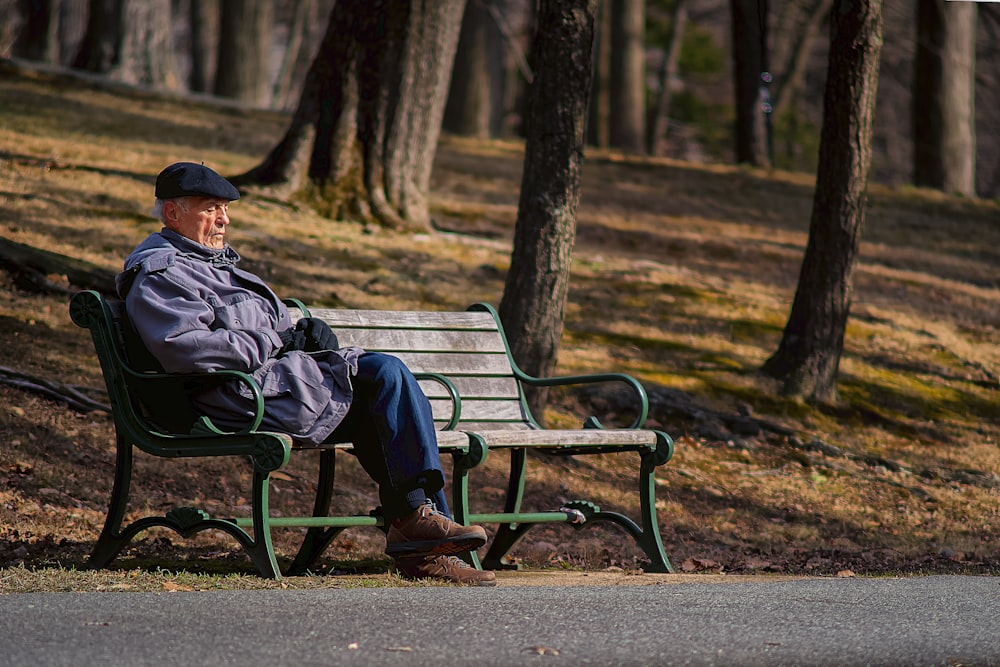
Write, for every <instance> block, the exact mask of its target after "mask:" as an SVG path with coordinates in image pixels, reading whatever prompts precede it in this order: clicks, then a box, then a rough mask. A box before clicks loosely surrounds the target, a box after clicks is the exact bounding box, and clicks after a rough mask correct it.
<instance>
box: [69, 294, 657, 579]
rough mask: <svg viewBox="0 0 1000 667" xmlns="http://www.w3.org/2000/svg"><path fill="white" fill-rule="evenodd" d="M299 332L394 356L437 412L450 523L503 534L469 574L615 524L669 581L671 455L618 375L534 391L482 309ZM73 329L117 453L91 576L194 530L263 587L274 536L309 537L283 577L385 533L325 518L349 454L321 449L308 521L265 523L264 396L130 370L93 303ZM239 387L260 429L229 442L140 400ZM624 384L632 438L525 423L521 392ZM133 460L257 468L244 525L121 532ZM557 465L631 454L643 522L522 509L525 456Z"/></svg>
mask: <svg viewBox="0 0 1000 667" xmlns="http://www.w3.org/2000/svg"><path fill="white" fill-rule="evenodd" d="M287 303H288V304H289V307H290V310H291V314H292V318H293V320H294V319H295V318H297V317H300V316H304V315H311V316H313V317H320V318H322V319H324V320H325V321H327V322H328V323H329V324H330V325H331V327H332V328H333V329H334V331H335V332H336V333H337V335H338V338H339V339H340V342H341V344H342V345H359V346H361V347H364V348H365V349H368V350H372V351H380V352H386V353H390V354H394V355H396V356H398V357H400V358H401V359H403V361H404V362H406V364H407V366H408V367H409V368H410V369H411V370H412V371H413V372H414V375H415V376H416V377H417V378H418V379H419V380H420V382H421V386H422V388H423V390H424V392H425V393H426V394H427V396H428V398H429V399H430V401H431V405H432V408H433V411H434V418H435V422H436V425H437V428H438V431H437V433H438V446H439V448H440V450H441V452H442V453H443V454H450V455H451V457H452V461H453V473H452V497H453V500H452V510H453V513H454V518H455V520H456V521H458V522H460V523H463V524H466V525H468V524H472V523H481V524H497V529H496V533H495V536H494V538H493V540H492V542H491V544H490V546H489V548H488V550H487V553H486V555H485V556H484V557H483V559H482V562H481V563H480V560H479V558H478V556H477V555H476V554H475V553H472V554H468V556H467V557H468V559H469V560H470V562H472V563H473V564H474V565H476V566H477V567H487V568H490V569H512V568H516V567H517V566H516V565H515V564H513V563H511V562H509V560H508V555H509V553H510V551H511V550H512V549H513V548H514V547H515V546H516V545H517V543H518V542H519V541H520V540H521V539H522V538H523V537H524V535H525V534H526V533H527V531H528V530H530V529H531V528H532V527H534V526H536V525H539V524H543V523H557V522H558V523H568V524H571V525H572V526H574V527H575V528H580V527H583V526H585V525H586V524H588V523H593V522H609V523H612V524H616V525H618V526H619V527H621V528H622V529H624V530H625V531H626V532H627V533H628V534H629V535H630V536H631V537H632V538H633V539H634V540H635V541H636V543H637V544H638V545H639V546H640V548H641V549H642V550H643V552H644V554H645V555H646V557H647V558H648V559H649V561H650V562H649V564H648V566H646V567H645V569H646V570H647V571H650V572H672V571H673V568H672V566H671V564H670V561H669V559H668V558H667V555H666V553H665V551H664V548H663V543H662V541H661V538H660V532H659V526H658V523H657V518H656V497H655V479H654V473H655V469H656V468H657V467H658V466H660V465H663V464H665V463H667V462H668V461H669V460H670V458H671V457H672V456H673V451H674V445H673V441H672V440H671V438H670V436H668V435H667V434H666V433H664V432H662V431H658V430H651V429H644V428H642V427H643V425H644V423H645V421H646V418H647V416H648V411H649V401H648V398H647V395H646V392H645V390H644V388H643V387H642V385H641V384H640V383H639V382H638V381H637V380H636V379H635V378H633V377H631V376H629V375H625V374H622V373H605V374H596V375H585V376H570V377H561V378H535V377H531V376H529V375H528V374H526V373H524V372H523V371H521V370H520V368H518V366H517V364H516V363H515V362H514V360H513V357H512V355H511V353H510V348H509V345H508V343H507V340H506V336H505V335H504V332H503V327H502V326H501V324H500V319H499V316H498V315H497V313H496V311H495V310H494V309H493V308H492V306H490V305H489V304H484V303H479V304H474V305H472V306H470V307H469V309H468V310H467V311H464V312H425V311H374V310H341V309H336V310H334V309H318V308H313V309H307V308H306V307H305V306H304V305H303V304H302V303H301V302H299V301H295V300H289V301H288V302H287ZM70 313H71V316H72V319H73V321H74V322H75V323H76V324H78V325H80V326H82V327H86V328H88V329H90V332H91V334H92V337H93V340H94V346H95V349H96V351H97V355H98V358H99V360H100V362H101V368H102V371H103V374H104V379H105V384H106V385H107V388H108V394H109V398H110V403H111V407H112V414H113V418H114V423H115V431H116V441H117V463H116V466H115V481H114V488H113V490H112V494H111V501H110V504H109V509H108V516H107V519H106V521H105V525H104V528H103V530H102V532H101V535H100V537H99V538H98V541H97V544H96V545H95V547H94V550H93V553H92V555H91V557H90V560H89V561H88V566H89V567H94V568H100V567H106V566H108V564H110V563H111V562H112V561H113V560H114V559H115V557H116V556H117V555H118V554H119V553H120V552H121V550H122V549H123V548H124V547H125V546H126V545H127V544H128V543H129V541H131V539H132V538H133V537H135V535H137V534H138V533H140V532H142V531H143V530H146V529H148V528H151V527H153V526H165V527H167V528H170V529H173V530H174V531H176V532H177V533H178V534H180V535H182V536H183V537H190V536H191V535H193V534H195V533H197V532H199V531H202V530H210V529H214V530H221V531H223V532H225V533H227V534H229V535H231V536H233V537H234V538H235V539H236V540H237V541H238V542H239V543H240V544H241V545H242V546H243V547H244V549H245V550H246V551H247V553H248V554H249V556H250V558H251V560H252V561H253V563H254V565H255V566H256V568H257V570H258V571H259V572H260V574H261V576H263V577H267V578H280V577H281V575H282V573H281V571H280V570H279V567H278V563H277V559H276V557H275V554H274V549H273V546H272V542H271V531H272V529H274V528H285V527H300V528H306V529H307V531H306V535H305V537H304V539H303V542H302V544H301V546H300V548H299V550H298V553H297V554H296V556H295V558H294V560H293V562H292V563H291V565H290V566H289V567H288V568H287V570H286V572H285V574H302V573H305V572H308V571H309V568H310V567H311V566H312V565H313V564H314V562H315V561H316V559H317V558H319V556H320V555H321V554H322V553H323V551H324V550H325V549H326V548H327V546H328V545H329V544H330V542H331V541H332V540H333V539H335V538H336V537H337V535H339V534H340V532H341V531H343V530H345V529H347V528H351V527H356V526H376V527H380V528H382V529H383V530H384V523H383V520H382V518H381V517H380V516H373V515H366V516H330V509H331V502H332V498H333V488H334V479H335V471H336V452H337V451H338V450H340V451H349V450H350V449H351V445H350V444H338V445H330V446H326V447H323V448H321V451H320V465H319V475H318V480H317V491H316V497H315V500H314V503H313V508H312V513H311V515H309V516H300V517H271V516H270V514H269V511H268V482H269V476H270V474H271V473H273V472H274V471H276V470H280V469H281V468H282V467H283V466H285V465H286V464H287V463H288V461H289V458H290V456H291V453H292V452H293V450H295V448H296V447H295V444H294V442H293V441H292V439H291V438H290V437H289V436H288V435H286V434H282V433H272V432H266V431H260V430H258V428H259V426H260V422H261V418H262V414H263V398H262V395H261V392H260V389H259V387H257V385H256V383H255V382H254V380H253V379H252V378H251V377H250V376H249V375H247V374H245V373H241V372H238V371H224V372H216V373H205V374H194V375H178V374H164V373H153V372H140V371H137V370H135V368H134V367H133V365H132V364H130V360H129V358H128V355H127V349H128V346H127V345H126V344H125V338H124V334H123V328H122V312H121V304H120V302H118V301H114V300H107V299H105V298H104V297H103V296H101V295H100V294H99V293H97V292H94V291H84V292H80V293H78V294H76V295H75V296H74V297H73V299H72V300H71V302H70ZM222 378H238V379H239V380H240V381H242V382H244V383H246V384H247V386H249V387H250V388H251V391H252V392H253V395H254V400H255V402H256V404H257V406H256V407H257V410H256V417H255V419H254V421H253V422H252V423H251V424H249V425H248V426H247V427H246V428H245V429H243V430H241V431H239V432H235V433H234V432H227V431H223V430H221V429H219V428H217V427H215V426H214V425H213V424H212V423H211V421H210V420H209V419H208V418H206V417H204V416H202V417H199V418H198V419H197V421H196V422H195V424H194V426H193V428H191V429H190V432H184V433H180V432H170V431H166V430H165V429H164V428H163V427H162V426H160V425H157V424H155V423H153V422H152V421H151V420H150V419H149V418H148V416H147V415H146V414H145V411H144V409H143V406H142V405H141V404H140V403H139V402H138V401H137V400H136V397H137V396H141V395H143V394H144V393H146V392H149V391H150V388H151V387H152V388H154V389H152V390H153V391H157V392H162V394H163V395H166V396H171V397H175V396H176V397H177V400H186V399H185V396H186V394H185V392H184V388H185V387H189V386H191V384H190V383H199V382H201V383H204V382H207V381H219V380H220V379H222ZM604 382H615V383H624V384H625V385H626V386H627V387H628V388H630V389H631V390H632V391H633V393H634V394H635V397H636V410H637V416H636V418H635V420H634V422H633V423H632V424H631V425H630V426H629V427H627V428H620V429H608V428H604V427H603V426H602V425H601V423H600V421H599V420H598V419H597V418H595V417H590V418H589V419H588V420H587V421H586V423H585V424H584V428H582V429H577V430H572V429H570V430H565V429H545V428H543V427H542V426H541V425H540V424H539V423H538V422H537V420H535V419H534V418H533V417H532V416H531V412H530V410H529V408H528V405H527V402H526V399H525V396H524V387H526V386H569V385H579V384H587V383H604ZM133 447H138V448H139V449H140V450H142V451H144V452H147V453H149V454H152V455H154V456H160V457H168V458H169V457H205V456H242V457H250V459H251V460H252V462H253V481H252V489H251V508H252V509H251V513H250V514H251V515H250V516H249V517H239V518H212V517H209V516H208V514H207V513H205V512H204V511H202V510H200V509H195V508H189V507H182V508H175V509H173V510H171V511H170V512H167V513H166V514H165V515H164V516H150V517H144V518H140V519H138V520H136V521H133V522H132V523H129V524H128V525H124V526H123V521H124V519H125V513H126V507H127V504H128V497H129V488H130V482H131V475H132V458H133V449H132V448H133ZM531 449H537V450H544V451H546V452H549V453H552V454H557V455H589V454H604V453H611V452H636V453H637V454H638V455H639V472H638V493H639V506H640V520H639V523H636V522H635V521H633V520H632V519H631V518H629V517H627V516H625V515H624V514H621V513H618V512H611V511H602V510H601V509H600V507H598V506H597V505H596V504H594V503H593V502H590V501H587V500H577V501H573V502H570V503H566V504H565V505H563V506H562V507H559V508H557V509H554V510H551V511H537V512H535V511H524V510H523V508H522V505H523V499H524V492H525V484H526V476H527V468H528V456H527V454H528V450H531ZM490 451H498V452H499V451H507V452H509V455H510V473H509V477H508V481H507V493H506V498H505V501H504V508H503V511H501V512H493V513H473V512H471V511H470V505H469V475H470V471H472V470H473V469H474V468H476V467H477V466H479V465H481V464H482V463H483V461H485V460H486V457H487V455H488V453H489V452H490Z"/></svg>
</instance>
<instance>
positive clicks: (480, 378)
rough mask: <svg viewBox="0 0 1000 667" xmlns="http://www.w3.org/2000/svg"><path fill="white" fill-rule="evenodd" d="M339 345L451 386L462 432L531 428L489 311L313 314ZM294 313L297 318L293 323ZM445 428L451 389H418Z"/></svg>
mask: <svg viewBox="0 0 1000 667" xmlns="http://www.w3.org/2000/svg"><path fill="white" fill-rule="evenodd" d="M310 311H311V315H312V316H313V317H319V318H321V319H323V320H325V321H326V322H327V323H328V324H329V325H330V327H331V328H332V329H333V330H334V332H335V333H336V334H337V337H338V339H339V341H340V344H341V345H343V346H347V345H358V346H360V347H363V348H365V349H366V350H371V351H374V352H386V353H389V354H392V355H394V356H396V357H399V358H400V359H402V360H403V362H404V363H405V364H406V365H407V366H408V367H409V368H410V370H411V371H413V372H414V373H437V374H439V375H443V376H445V377H446V378H448V379H449V380H450V381H451V382H452V383H453V384H454V385H455V387H456V389H457V390H458V393H459V395H460V396H461V399H462V408H461V419H460V421H459V425H458V426H456V428H457V429H460V430H461V429H467V430H486V429H496V428H504V429H511V428H523V429H528V428H532V420H531V419H530V418H528V416H527V413H526V411H525V410H526V409H525V407H524V402H523V401H522V395H521V388H520V383H519V382H518V380H517V377H516V374H515V372H514V369H513V367H512V366H511V361H510V356H509V351H508V348H507V344H506V341H505V340H504V336H503V333H502V331H501V329H500V326H499V325H498V323H497V319H496V317H495V314H494V313H493V312H492V311H491V310H482V311H463V312H421V311H385V310H334V309H324V308H311V309H310ZM296 316H297V313H292V317H293V319H294V318H295V317H296ZM420 384H421V387H422V388H423V389H424V393H425V394H427V397H428V398H429V399H430V401H431V406H432V408H433V410H434V421H435V422H436V423H437V424H438V426H439V427H440V426H441V425H443V424H445V423H447V422H448V421H449V420H450V419H451V417H452V408H453V406H452V401H451V398H450V397H449V396H448V392H447V390H446V388H445V387H444V386H443V385H442V384H441V383H440V382H436V381H433V380H422V381H421V382H420Z"/></svg>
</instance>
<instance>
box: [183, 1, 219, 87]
mask: <svg viewBox="0 0 1000 667" xmlns="http://www.w3.org/2000/svg"><path fill="white" fill-rule="evenodd" d="M189 19H190V24H191V73H190V75H189V77H188V86H189V87H190V88H191V90H192V91H194V92H196V93H208V92H211V91H212V90H213V88H214V87H215V85H214V84H215V70H216V66H217V64H218V60H219V58H218V56H219V48H218V44H219V0H191V6H190V11H189Z"/></svg>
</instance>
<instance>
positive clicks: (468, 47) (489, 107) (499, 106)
mask: <svg viewBox="0 0 1000 667" xmlns="http://www.w3.org/2000/svg"><path fill="white" fill-rule="evenodd" d="M490 9H491V4H490V0H469V2H467V3H466V5H465V15H464V16H463V17H462V28H461V32H460V33H459V38H458V53H457V55H456V56H455V67H454V70H453V71H452V74H451V86H450V88H449V90H448V102H447V104H446V105H445V108H444V121H443V126H444V129H445V130H446V131H448V132H451V133H453V134H458V135H462V136H467V137H478V138H480V139H486V138H488V137H491V136H496V135H498V134H499V133H500V123H501V118H502V113H503V76H504V69H503V48H502V42H501V38H500V31H499V29H498V27H497V23H496V21H495V20H494V17H493V15H492V14H491V12H490Z"/></svg>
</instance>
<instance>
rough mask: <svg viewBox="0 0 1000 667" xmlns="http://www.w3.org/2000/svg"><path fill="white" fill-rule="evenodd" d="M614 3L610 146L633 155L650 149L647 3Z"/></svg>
mask: <svg viewBox="0 0 1000 667" xmlns="http://www.w3.org/2000/svg"><path fill="white" fill-rule="evenodd" d="M610 2H611V126H610V143H611V146H612V147H613V148H620V149H622V150H624V151H626V152H629V153H643V152H644V151H645V150H646V34H645V33H646V2H645V0H610Z"/></svg>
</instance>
